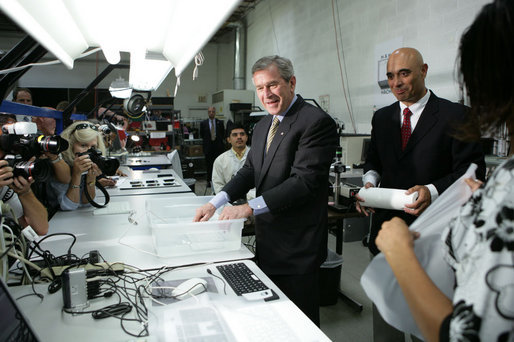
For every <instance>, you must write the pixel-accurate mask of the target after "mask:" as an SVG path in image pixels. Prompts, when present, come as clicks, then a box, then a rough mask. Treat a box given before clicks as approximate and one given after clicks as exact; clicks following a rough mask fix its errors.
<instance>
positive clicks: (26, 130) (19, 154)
mask: <svg viewBox="0 0 514 342" xmlns="http://www.w3.org/2000/svg"><path fill="white" fill-rule="evenodd" d="M2 133H3V134H2V135H1V136H0V149H1V150H2V151H4V153H5V154H6V155H5V157H4V159H5V160H7V162H8V163H9V166H11V167H12V168H13V173H14V176H15V177H18V176H23V177H25V178H27V179H28V178H29V177H32V178H33V179H34V181H36V182H44V181H46V180H48V178H49V177H50V174H51V172H50V170H51V167H52V166H51V164H50V162H49V161H48V160H47V159H36V160H34V161H30V159H31V158H32V157H38V156H40V155H41V154H42V153H43V152H50V153H53V154H58V153H60V152H62V151H65V150H66V149H67V148H68V141H66V140H65V139H63V138H61V137H60V136H44V135H39V136H38V135H37V125H36V124H35V123H32V122H16V123H13V124H7V125H4V126H3V127H2Z"/></svg>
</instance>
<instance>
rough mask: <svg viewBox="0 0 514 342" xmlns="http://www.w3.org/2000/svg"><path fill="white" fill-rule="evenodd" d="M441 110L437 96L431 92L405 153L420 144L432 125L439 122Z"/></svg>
mask: <svg viewBox="0 0 514 342" xmlns="http://www.w3.org/2000/svg"><path fill="white" fill-rule="evenodd" d="M438 112H439V106H438V102H437V96H435V95H434V93H431V94H430V98H429V99H428V102H427V105H426V106H425V109H424V110H423V112H422V113H421V116H420V118H419V121H418V123H417V124H416V128H414V131H412V135H411V136H410V139H409V142H408V143H407V146H405V150H404V151H403V153H404V154H405V153H408V152H409V151H410V150H412V149H413V148H414V146H416V144H418V143H419V142H420V141H421V140H422V139H423V137H424V136H425V135H427V134H428V132H430V130H431V129H432V127H434V125H435V124H436V123H437V120H438V117H437V113H438Z"/></svg>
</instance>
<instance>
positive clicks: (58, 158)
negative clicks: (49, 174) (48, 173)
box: [50, 153, 62, 164]
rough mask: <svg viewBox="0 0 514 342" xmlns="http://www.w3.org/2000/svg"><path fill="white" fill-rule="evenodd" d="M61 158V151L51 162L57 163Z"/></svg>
mask: <svg viewBox="0 0 514 342" xmlns="http://www.w3.org/2000/svg"><path fill="white" fill-rule="evenodd" d="M60 160H62V155H61V154H60V153H59V154H58V155H57V158H55V159H54V160H50V163H52V164H55V163H57V162H59V161H60Z"/></svg>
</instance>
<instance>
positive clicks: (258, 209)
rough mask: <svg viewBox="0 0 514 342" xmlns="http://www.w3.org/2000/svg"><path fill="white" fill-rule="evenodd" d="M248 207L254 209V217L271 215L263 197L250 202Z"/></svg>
mask: <svg viewBox="0 0 514 342" xmlns="http://www.w3.org/2000/svg"><path fill="white" fill-rule="evenodd" d="M248 205H249V206H250V208H252V209H253V215H254V216H257V215H260V214H264V213H269V208H268V206H267V205H266V202H264V198H263V197H262V196H259V197H257V198H254V199H252V200H249V201H248Z"/></svg>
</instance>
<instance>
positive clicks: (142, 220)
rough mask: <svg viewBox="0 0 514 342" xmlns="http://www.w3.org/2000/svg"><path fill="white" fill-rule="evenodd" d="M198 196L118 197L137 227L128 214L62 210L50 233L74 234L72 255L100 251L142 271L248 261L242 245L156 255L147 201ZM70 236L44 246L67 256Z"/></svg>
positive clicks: (70, 240)
mask: <svg viewBox="0 0 514 342" xmlns="http://www.w3.org/2000/svg"><path fill="white" fill-rule="evenodd" d="M171 196H173V197H183V196H185V197H189V196H195V195H194V194H193V193H192V192H190V193H186V194H174V195H173V194H172V195H170V194H157V195H151V196H150V195H147V196H136V195H132V196H115V197H112V198H111V202H110V203H120V202H128V204H129V206H130V209H132V210H134V211H135V214H134V215H132V218H133V219H135V220H136V221H137V222H138V224H137V225H133V224H131V223H130V222H129V214H128V213H125V214H110V215H94V214H93V211H94V210H95V209H94V208H92V207H88V208H80V209H78V210H74V211H59V212H57V213H56V214H55V215H54V217H53V218H52V219H51V220H50V222H49V223H50V229H49V233H72V234H74V235H75V236H76V238H77V242H76V243H75V246H73V249H72V253H74V254H75V255H77V256H79V257H80V256H82V255H84V254H86V253H89V251H91V250H98V251H99V252H100V254H101V255H102V256H103V257H104V258H105V260H107V261H108V262H117V261H123V262H125V263H127V264H129V265H133V266H136V267H138V268H141V269H146V268H155V267H160V266H164V265H167V266H178V265H185V264H191V263H198V262H219V261H227V260H238V259H249V258H252V257H253V254H252V253H251V252H250V251H249V250H248V249H247V248H246V247H245V246H244V245H241V248H240V249H239V250H234V251H224V252H222V253H220V252H217V253H216V252H214V253H200V254H195V255H191V256H186V257H173V258H162V257H158V256H157V255H155V250H154V247H153V243H152V235H151V230H150V226H149V224H148V221H147V218H146V212H145V201H146V200H147V199H152V200H155V199H162V200H163V201H165V200H166V199H167V198H170V197H171ZM72 240H73V239H72V238H71V237H68V236H56V237H53V238H52V237H51V238H49V239H47V240H46V241H44V242H43V243H42V247H43V248H46V249H49V250H50V251H51V252H52V253H53V254H54V255H62V254H66V253H67V250H68V248H69V246H70V244H71V242H72Z"/></svg>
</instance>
